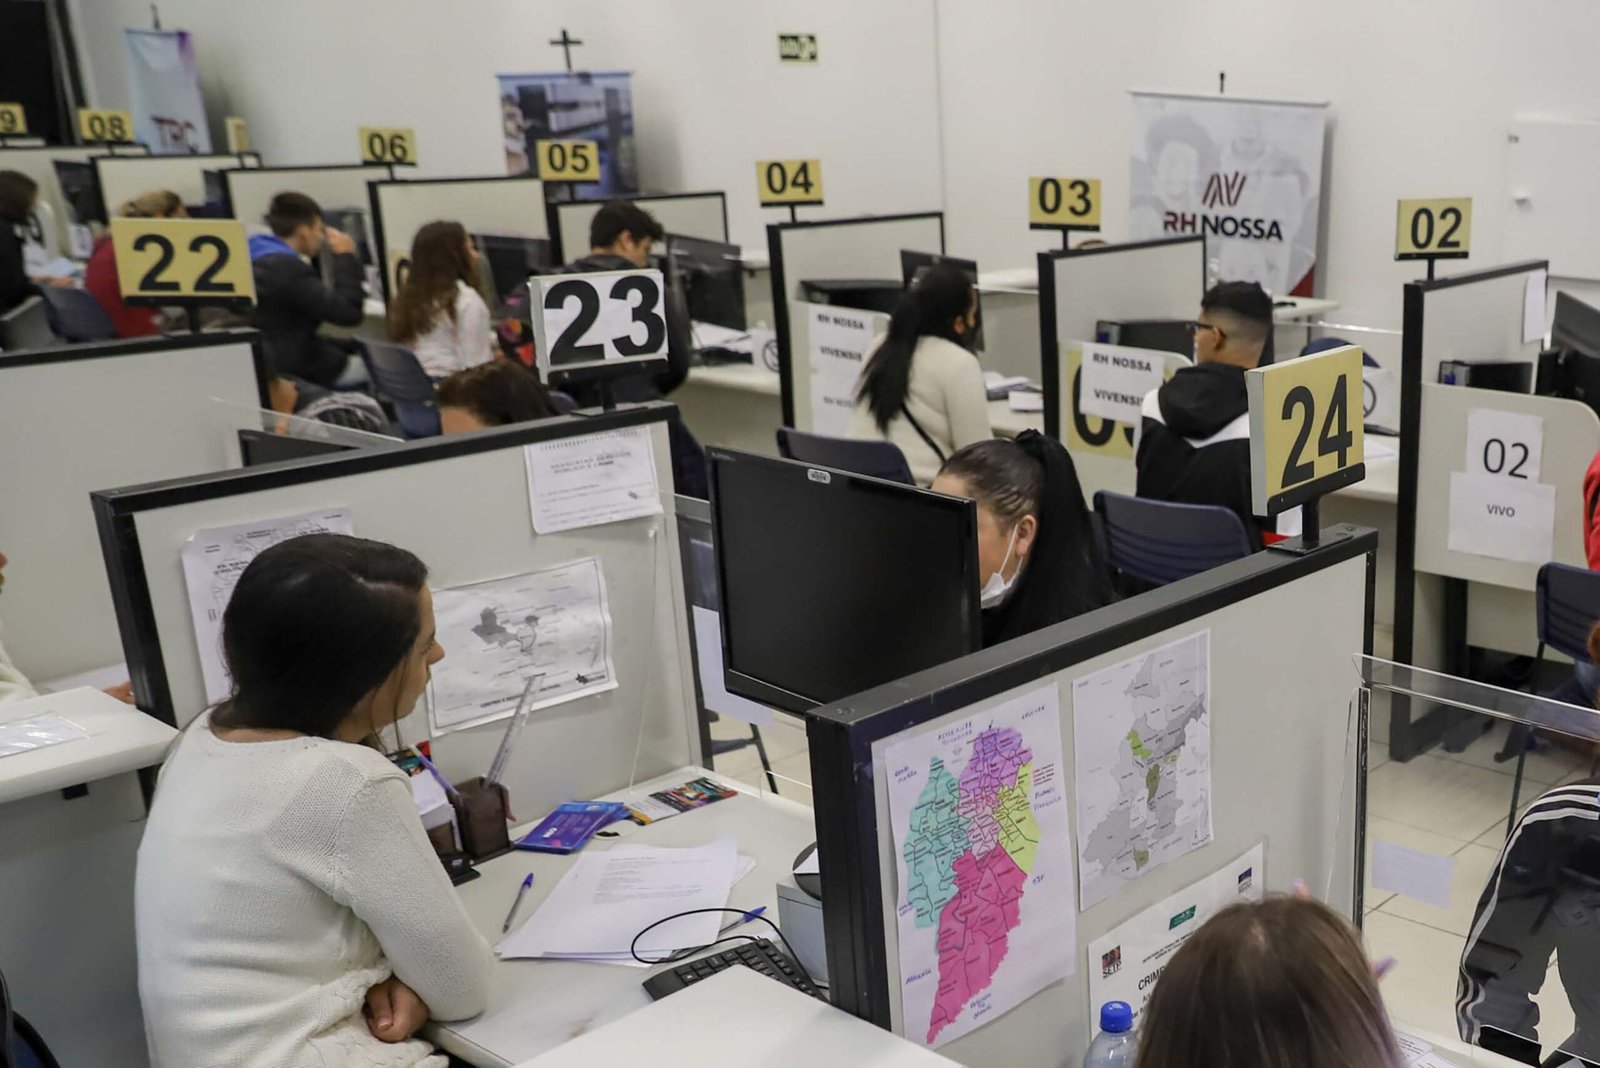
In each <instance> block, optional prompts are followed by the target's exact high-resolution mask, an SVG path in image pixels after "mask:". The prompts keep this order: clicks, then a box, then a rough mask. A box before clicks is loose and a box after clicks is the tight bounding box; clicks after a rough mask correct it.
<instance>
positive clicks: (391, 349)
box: [363, 339, 439, 440]
mask: <svg viewBox="0 0 1600 1068" xmlns="http://www.w3.org/2000/svg"><path fill="white" fill-rule="evenodd" d="M363 344H364V345H365V346H366V352H365V359H366V362H367V371H368V373H369V374H371V375H372V388H373V390H374V391H375V392H376V393H377V394H378V399H379V400H383V401H387V402H388V403H389V404H390V406H392V407H393V408H394V418H395V422H396V423H398V424H399V426H400V433H401V434H403V435H405V437H406V439H407V440H412V439H415V438H431V437H437V436H438V435H439V400H438V396H437V395H436V394H435V393H434V389H433V379H431V378H429V377H428V375H427V372H425V371H424V370H423V369H422V364H420V363H418V362H417V356H416V353H414V352H412V351H411V350H410V349H408V348H406V347H405V346H404V345H396V344H394V343H393V342H389V341H373V340H371V339H365V340H364V341H363Z"/></svg>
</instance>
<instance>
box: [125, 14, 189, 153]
mask: <svg viewBox="0 0 1600 1068" xmlns="http://www.w3.org/2000/svg"><path fill="white" fill-rule="evenodd" d="M123 34H124V35H125V36H124V39H125V40H126V41H127V44H128V87H129V89H130V90H131V91H132V94H133V129H134V135H135V136H136V137H137V138H138V139H139V140H140V141H143V142H144V143H145V144H147V145H149V146H150V151H151V152H153V153H155V154H156V155H167V156H172V155H183V154H185V153H195V152H200V153H205V152H210V151H211V130H210V128H209V127H208V126H207V125H206V105H205V100H204V98H203V97H201V95H200V68H199V66H198V64H196V62H195V57H194V41H193V40H192V39H191V38H190V36H189V35H188V33H186V32H184V31H183V30H175V31H167V30H124V31H123Z"/></svg>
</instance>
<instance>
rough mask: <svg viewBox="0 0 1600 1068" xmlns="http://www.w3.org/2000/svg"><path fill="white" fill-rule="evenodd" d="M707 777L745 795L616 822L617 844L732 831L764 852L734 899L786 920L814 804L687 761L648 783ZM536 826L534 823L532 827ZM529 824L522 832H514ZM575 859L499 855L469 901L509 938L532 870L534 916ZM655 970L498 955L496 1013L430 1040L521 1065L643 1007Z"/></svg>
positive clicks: (465, 894) (487, 928)
mask: <svg viewBox="0 0 1600 1068" xmlns="http://www.w3.org/2000/svg"><path fill="white" fill-rule="evenodd" d="M699 775H710V776H712V777H713V778H714V779H716V780H717V781H718V782H722V783H727V784H729V785H733V786H739V787H740V788H741V789H742V790H744V791H746V792H745V793H742V794H740V796H738V797H730V798H728V799H727V800H726V801H718V802H716V803H715V804H712V805H708V806H706V807H705V808H702V809H696V810H694V811H692V812H685V813H683V814H682V815H679V816H674V817H672V818H671V819H668V820H665V821H663V822H660V823H654V824H651V825H650V826H648V827H637V826H634V825H631V824H617V825H616V827H615V828H613V829H616V830H620V831H621V832H622V834H623V835H624V837H623V838H620V839H612V840H611V841H629V842H637V843H643V844H647V845H661V846H688V845H702V844H704V843H706V842H709V841H711V840H713V839H715V838H718V837H720V836H722V835H725V834H731V835H733V836H734V837H735V838H737V839H738V843H739V852H741V853H743V854H745V855H746V856H749V857H753V858H755V861H756V868H755V870H754V871H753V872H751V873H750V874H749V875H746V876H745V877H744V878H743V879H741V880H740V881H739V882H738V883H737V884H736V885H735V886H734V888H733V895H732V897H731V898H730V899H729V901H728V904H729V906H730V907H732V908H741V909H753V908H755V907H756V906H758V905H765V906H766V907H767V915H768V916H770V917H771V918H772V920H773V922H777V916H778V908H777V906H778V897H777V893H776V891H775V890H774V886H775V885H776V884H777V882H778V880H780V879H782V878H784V877H785V876H786V875H788V874H789V872H790V871H791V869H792V866H793V864H794V858H795V856H796V855H797V854H799V852H800V851H801V850H802V849H804V848H805V847H806V846H807V845H809V844H810V843H811V842H813V841H814V840H815V839H816V832H815V830H814V829H813V827H814V823H813V819H812V814H811V810H810V809H809V808H807V807H806V806H804V805H801V804H799V803H797V802H795V801H790V800H788V799H786V798H781V797H775V796H772V795H770V794H767V795H761V794H757V793H756V792H755V791H754V789H753V788H752V787H746V786H743V785H742V784H739V783H733V782H731V781H730V780H729V779H728V778H727V776H725V775H718V774H716V773H714V772H710V771H706V770H705V769H704V768H683V769H680V770H678V771H675V772H673V773H671V774H670V775H664V776H662V777H661V778H659V779H655V780H652V782H651V783H647V784H641V785H644V786H646V787H648V788H650V789H662V788H665V787H670V786H676V785H678V784H679V783H684V782H687V781H689V780H690V779H693V778H695V777H696V776H699ZM622 795H623V791H618V792H617V793H615V794H612V795H610V796H611V797H612V798H620V797H621V796H622ZM542 815H543V814H542V813H541V814H540V816H541V817H542ZM531 826H532V824H531V822H530V824H529V825H528V827H531ZM528 827H523V828H519V829H518V830H516V831H514V832H513V835H512V837H513V838H515V837H516V836H517V835H519V834H521V833H523V832H524V831H525V830H527V829H528ZM606 844H607V840H605V839H597V840H595V841H594V842H591V843H590V844H589V845H588V846H586V847H585V848H587V849H591V850H593V849H604V848H606ZM574 860H575V858H574V857H559V856H550V855H547V854H544V853H523V852H513V853H511V854H509V855H507V856H504V857H498V858H496V859H495V860H492V861H490V862H488V863H487V864H484V865H483V866H482V867H481V868H479V871H481V872H482V873H483V875H482V877H481V878H479V879H477V880H475V881H473V882H470V883H467V884H466V885H464V886H462V887H461V889H460V893H461V900H462V901H463V902H464V903H465V904H466V906H467V912H468V913H469V914H470V915H471V916H472V920H473V922H474V923H475V924H477V926H478V930H480V931H482V932H483V935H484V937H485V938H487V939H488V940H489V941H490V942H491V943H495V942H498V941H499V940H500V938H501V937H502V936H501V934H500V925H501V924H502V923H504V922H505V918H506V910H507V909H508V908H510V907H511V901H512V898H514V897H515V896H516V892H517V887H518V886H520V885H521V883H522V879H523V877H524V876H525V875H527V874H528V873H529V872H530V871H531V872H533V873H534V876H535V878H534V884H533V889H532V890H531V891H529V893H528V897H527V900H525V901H524V902H523V904H522V908H521V910H520V911H519V912H518V916H519V917H521V918H523V919H526V918H527V917H529V916H531V915H533V913H534V910H535V909H537V908H538V906H539V904H540V903H541V902H543V901H544V899H545V897H546V896H547V895H548V894H549V893H550V891H551V890H552V889H553V888H554V887H555V885H556V883H557V882H559V881H560V879H561V876H562V875H563V874H565V873H566V871H567V869H568V868H569V867H571V865H572V864H573V863H574ZM758 926H762V927H764V926H765V925H764V924H758ZM651 974H652V973H651V971H650V970H649V969H645V968H632V967H626V966H623V965H617V964H582V963H577V962H570V961H552V960H507V961H496V962H495V965H494V980H493V988H492V990H491V992H490V995H489V1008H488V1011H486V1012H485V1013H484V1014H483V1015H481V1016H478V1017H475V1018H473V1019H471V1020H466V1021H462V1022H459V1023H450V1024H433V1025H430V1030H429V1033H428V1034H427V1036H426V1037H428V1038H429V1039H430V1040H431V1041H432V1042H433V1043H434V1044H435V1045H437V1046H438V1047H439V1048H441V1049H444V1050H447V1051H449V1052H450V1053H453V1054H455V1055H456V1056H458V1057H461V1058H463V1059H464V1060H467V1061H470V1062H472V1063H473V1064H476V1065H492V1066H496V1068H500V1066H505V1065H512V1064H517V1063H520V1062H522V1061H525V1060H527V1059H529V1058H530V1057H536V1056H538V1055H539V1054H541V1053H545V1052H548V1051H549V1050H552V1049H555V1048H556V1047H557V1046H560V1045H561V1044H562V1043H564V1042H567V1041H569V1040H571V1039H573V1038H576V1037H577V1036H579V1035H582V1034H584V1033H586V1032H588V1031H591V1030H593V1029H595V1028H596V1027H599V1026H600V1025H602V1024H607V1023H610V1022H611V1021H613V1020H618V1019H621V1018H622V1017H624V1016H626V1015H628V1014H629V1013H631V1012H635V1011H637V1010H638V1009H642V1008H644V1007H645V1006H646V1005H648V1004H649V1003H650V997H649V995H648V994H646V993H645V992H644V989H643V987H641V986H640V985H639V984H640V983H642V982H644V980H645V979H646V978H648V977H649V976H650V975H651ZM679 996H682V995H679ZM651 1063H654V1062H653V1061H652V1062H651Z"/></svg>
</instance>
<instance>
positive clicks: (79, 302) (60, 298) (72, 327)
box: [39, 286, 117, 343]
mask: <svg viewBox="0 0 1600 1068" xmlns="http://www.w3.org/2000/svg"><path fill="white" fill-rule="evenodd" d="M39 295H40V296H42V297H43V298H44V311H45V317H46V318H47V319H48V320H49V323H50V329H51V331H52V332H54V334H55V335H56V337H58V338H60V339H61V340H62V341H68V342H74V343H76V342H80V341H109V340H110V339H112V338H114V337H116V336H117V328H116V327H115V326H113V325H112V324H111V317H110V316H108V315H107V314H106V310H105V309H104V308H102V307H101V306H100V302H99V301H98V300H96V299H95V297H94V294H93V293H90V292H89V291H88V290H87V289H64V288H62V287H60V286H41V287H40V289H39Z"/></svg>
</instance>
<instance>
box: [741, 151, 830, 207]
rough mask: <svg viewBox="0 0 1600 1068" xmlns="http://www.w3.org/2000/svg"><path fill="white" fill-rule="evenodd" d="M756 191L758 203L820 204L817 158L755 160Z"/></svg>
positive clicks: (820, 166) (820, 173)
mask: <svg viewBox="0 0 1600 1068" xmlns="http://www.w3.org/2000/svg"><path fill="white" fill-rule="evenodd" d="M756 193H757V196H758V198H759V199H760V201H761V203H762V204H780V205H782V204H821V203H822V161H821V160H820V159H764V160H760V161H758V162H757V163H756Z"/></svg>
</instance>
